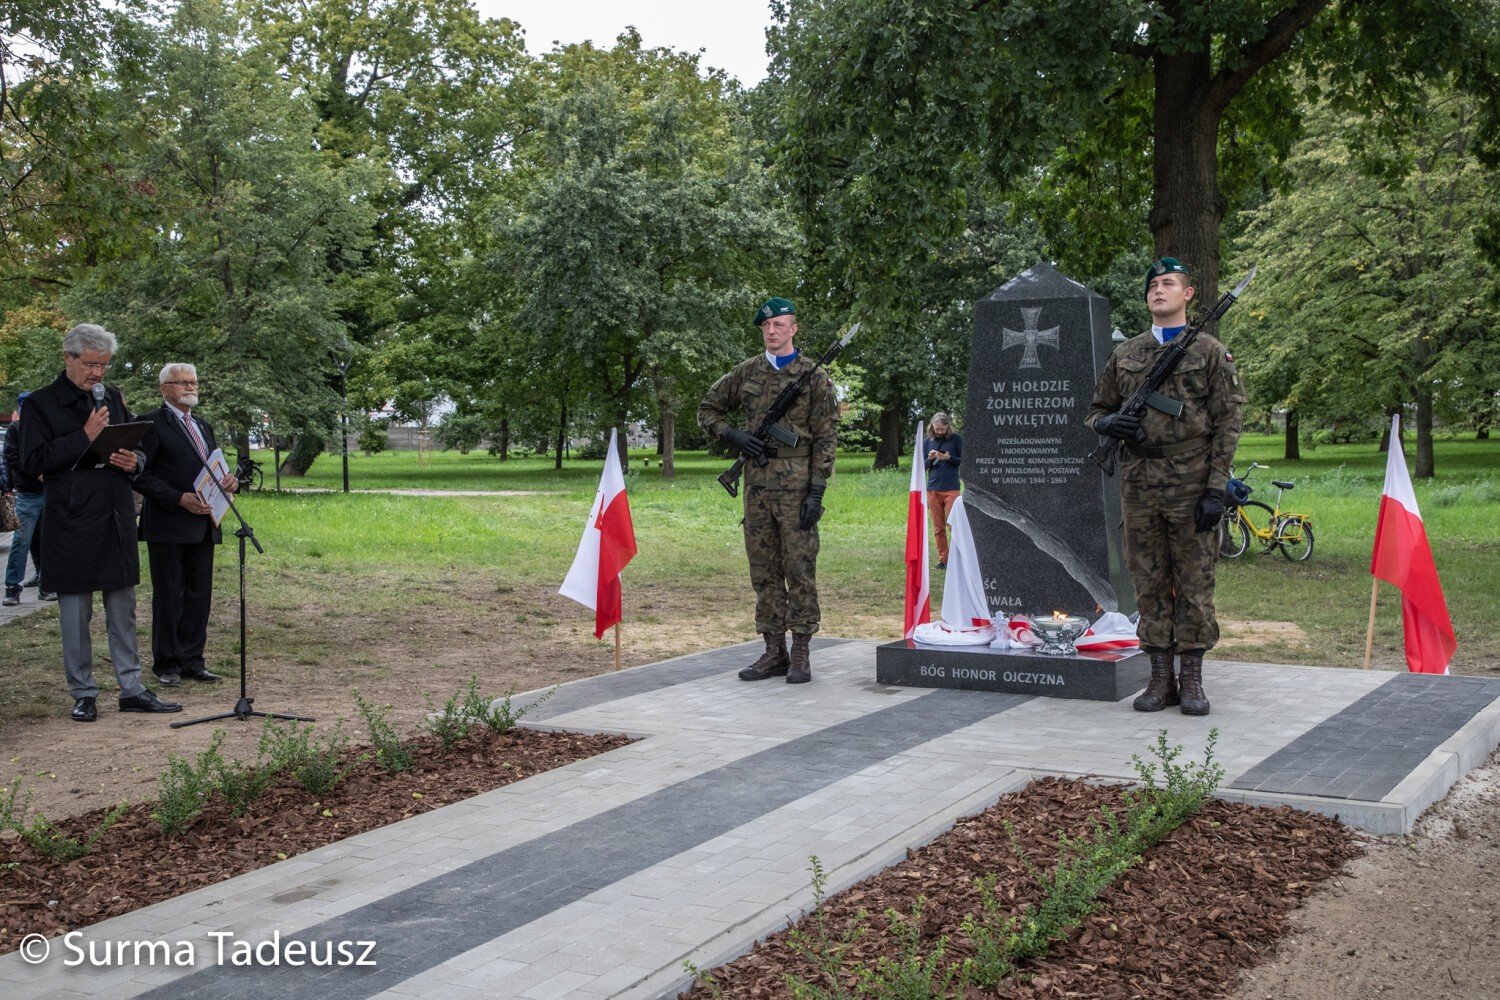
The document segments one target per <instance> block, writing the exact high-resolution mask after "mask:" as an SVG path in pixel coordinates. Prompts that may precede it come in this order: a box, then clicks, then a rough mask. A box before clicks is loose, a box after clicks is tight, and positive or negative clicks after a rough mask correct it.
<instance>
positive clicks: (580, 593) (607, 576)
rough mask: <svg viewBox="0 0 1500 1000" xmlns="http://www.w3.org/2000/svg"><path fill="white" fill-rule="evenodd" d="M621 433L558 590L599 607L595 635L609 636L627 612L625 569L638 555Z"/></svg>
mask: <svg viewBox="0 0 1500 1000" xmlns="http://www.w3.org/2000/svg"><path fill="white" fill-rule="evenodd" d="M618 436H619V433H618V432H617V431H613V430H612V431H610V432H609V451H608V453H607V454H606V455H605V458H604V475H602V476H600V477H599V492H598V493H596V494H594V506H593V508H592V509H591V510H590V511H589V519H588V521H586V522H585V523H584V526H583V538H582V540H580V541H579V543H578V554H577V555H576V556H574V557H573V567H572V568H571V569H569V570H568V576H567V578H566V579H565V580H563V584H562V586H561V587H559V588H558V590H557V592H558V593H559V594H561V595H563V596H564V597H570V598H572V599H573V600H575V601H577V602H578V603H579V604H582V605H583V606H584V607H586V608H592V609H593V611H594V638H595V639H602V638H604V633H605V632H607V631H609V629H610V627H611V626H613V625H616V624H618V623H619V621H620V620H621V618H623V617H624V616H623V615H622V614H621V612H620V571H621V570H623V569H624V568H625V565H626V564H627V563H629V562H630V560H631V559H633V558H635V526H634V525H633V524H631V522H630V500H629V498H627V497H626V496H625V474H624V473H623V472H622V471H621V470H620V453H619V451H618V450H617V449H616V446H615V443H616V439H617V438H618Z"/></svg>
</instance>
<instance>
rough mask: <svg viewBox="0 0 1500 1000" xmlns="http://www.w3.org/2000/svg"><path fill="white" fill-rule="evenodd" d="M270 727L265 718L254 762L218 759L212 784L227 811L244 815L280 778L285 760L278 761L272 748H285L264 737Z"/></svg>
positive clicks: (269, 721) (266, 736)
mask: <svg viewBox="0 0 1500 1000" xmlns="http://www.w3.org/2000/svg"><path fill="white" fill-rule="evenodd" d="M270 728H271V720H270V719H267V720H266V730H265V731H263V732H262V733H261V735H260V744H259V746H257V748H256V754H255V763H254V764H246V763H245V762H244V761H242V760H240V759H239V758H232V759H230V760H223V759H220V761H219V762H218V771H219V773H218V776H217V778H216V781H215V784H216V786H217V788H218V791H219V793H220V794H221V795H223V796H224V799H225V801H227V802H228V803H229V811H230V812H232V813H233V814H234V815H236V816H243V815H245V813H246V812H247V811H248V810H249V809H250V804H251V803H253V802H254V801H255V800H256V799H258V798H260V797H261V796H262V795H264V794H265V793H266V789H268V788H270V787H271V786H272V785H273V784H275V783H276V779H277V778H279V777H281V770H282V768H283V767H284V766H285V763H284V761H282V760H278V759H277V758H276V757H275V756H274V755H273V751H275V750H281V752H282V753H285V750H284V748H280V747H278V746H277V744H276V741H275V738H274V737H269V738H268V733H269V730H270Z"/></svg>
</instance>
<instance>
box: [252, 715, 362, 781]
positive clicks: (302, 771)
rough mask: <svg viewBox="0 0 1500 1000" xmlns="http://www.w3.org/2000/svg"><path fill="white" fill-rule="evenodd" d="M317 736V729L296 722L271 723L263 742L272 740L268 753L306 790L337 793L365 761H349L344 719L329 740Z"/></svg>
mask: <svg viewBox="0 0 1500 1000" xmlns="http://www.w3.org/2000/svg"><path fill="white" fill-rule="evenodd" d="M315 737H316V731H315V729H314V727H313V726H311V725H307V726H303V725H299V724H297V723H296V722H293V723H291V724H290V725H286V726H281V725H272V724H267V726H266V735H265V736H263V737H262V741H265V740H269V741H270V743H271V746H270V748H269V750H268V751H267V754H268V756H269V757H270V758H271V759H272V760H273V761H276V762H277V764H278V767H279V769H280V770H281V771H282V772H283V773H285V774H288V775H290V776H291V778H292V780H293V781H295V782H297V784H299V785H301V786H302V788H303V790H304V791H307V792H311V793H312V794H313V795H318V796H323V795H327V794H328V793H329V792H331V791H333V789H334V788H335V786H337V785H338V783H339V782H341V781H343V780H344V776H345V775H346V774H348V773H349V772H350V771H351V770H353V769H354V768H356V767H358V766H359V764H360V763H361V762H362V761H363V760H364V759H365V758H363V757H360V758H357V759H353V760H346V757H347V756H348V754H347V751H348V749H349V734H348V733H346V732H344V720H343V719H340V720H339V721H338V724H337V725H335V726H334V727H333V732H331V733H329V734H328V739H326V740H323V741H319V740H317V739H315Z"/></svg>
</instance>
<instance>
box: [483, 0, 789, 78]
mask: <svg viewBox="0 0 1500 1000" xmlns="http://www.w3.org/2000/svg"><path fill="white" fill-rule="evenodd" d="M475 6H476V7H478V8H479V11H480V12H481V13H482V14H484V15H486V16H488V17H508V18H510V19H511V20H512V21H516V22H518V23H519V24H520V25H521V27H523V28H525V29H526V51H528V52H530V53H532V54H533V55H536V54H538V53H542V52H547V51H549V50H551V48H552V43H553V42H554V41H560V42H563V43H564V44H567V43H570V42H581V41H584V40H585V39H589V40H592V41H593V42H594V44H595V45H598V46H601V47H605V48H607V47H609V46H610V45H613V44H614V40H615V37H616V36H617V35H619V34H620V32H621V31H623V30H625V26H626V25H632V24H633V25H635V27H636V29H637V30H638V31H639V32H640V33H641V40H642V41H643V42H645V43H646V45H648V46H651V47H657V46H666V47H667V48H672V49H677V50H679V51H685V52H697V51H698V50H699V49H703V50H705V51H704V54H703V62H705V63H707V64H708V65H709V66H713V67H716V68H718V69H722V70H725V71H727V72H728V73H729V75H730V76H732V77H735V78H736V79H738V80H739V81H740V83H742V84H744V85H745V86H746V87H753V86H755V85H756V84H757V83H759V82H760V81H761V79H762V78H763V77H764V76H765V75H766V27H767V26H768V25H769V24H770V22H771V12H770V8H769V5H768V4H767V3H766V0H626V2H624V3H620V2H618V0H475Z"/></svg>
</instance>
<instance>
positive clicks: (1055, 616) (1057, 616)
mask: <svg viewBox="0 0 1500 1000" xmlns="http://www.w3.org/2000/svg"><path fill="white" fill-rule="evenodd" d="M1052 620H1053V621H1055V622H1064V621H1067V620H1068V616H1067V614H1065V613H1064V612H1061V611H1054V612H1052Z"/></svg>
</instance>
